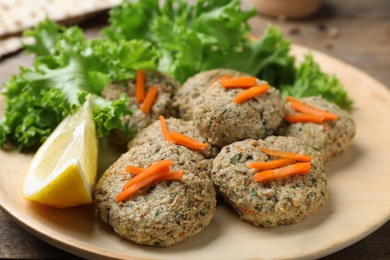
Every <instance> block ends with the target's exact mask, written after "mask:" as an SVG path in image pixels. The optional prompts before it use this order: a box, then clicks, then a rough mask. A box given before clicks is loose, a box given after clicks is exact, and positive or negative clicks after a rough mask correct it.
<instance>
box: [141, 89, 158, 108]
mask: <svg viewBox="0 0 390 260" xmlns="http://www.w3.org/2000/svg"><path fill="white" fill-rule="evenodd" d="M157 94H158V88H157V87H156V86H151V87H150V89H149V91H148V93H147V94H146V97H145V99H144V101H143V102H142V105H141V107H140V109H141V111H142V112H144V113H145V114H147V113H149V112H150V109H152V106H153V104H154V102H155V101H156V98H157Z"/></svg>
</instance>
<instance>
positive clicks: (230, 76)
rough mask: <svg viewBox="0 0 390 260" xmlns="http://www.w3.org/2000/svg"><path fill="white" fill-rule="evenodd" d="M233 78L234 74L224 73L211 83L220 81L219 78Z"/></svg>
mask: <svg viewBox="0 0 390 260" xmlns="http://www.w3.org/2000/svg"><path fill="white" fill-rule="evenodd" d="M231 78H233V75H232V74H226V75H223V76H222V77H220V78H217V79H215V80H213V81H212V82H211V85H212V84H214V83H215V82H217V81H219V80H223V79H231Z"/></svg>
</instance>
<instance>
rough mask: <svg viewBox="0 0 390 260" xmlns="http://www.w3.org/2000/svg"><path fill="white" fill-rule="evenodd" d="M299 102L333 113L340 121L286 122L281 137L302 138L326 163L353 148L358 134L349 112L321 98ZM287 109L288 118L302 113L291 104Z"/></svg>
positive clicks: (309, 98) (281, 130)
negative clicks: (353, 142)
mask: <svg viewBox="0 0 390 260" xmlns="http://www.w3.org/2000/svg"><path fill="white" fill-rule="evenodd" d="M299 101H301V102H303V103H304V104H307V105H310V106H312V107H315V108H318V109H321V110H324V111H328V112H331V113H333V114H335V115H337V116H338V119H337V120H325V121H323V122H322V123H314V122H294V123H287V122H284V123H283V125H284V126H283V127H281V128H280V130H278V134H279V135H285V136H293V137H297V138H300V139H301V140H302V141H303V142H304V143H305V144H306V145H308V146H310V147H312V148H314V149H315V150H317V151H319V152H320V153H321V155H322V157H323V159H324V161H328V160H330V159H332V158H333V157H336V156H337V155H339V154H341V153H342V152H343V151H345V150H347V149H348V148H349V147H350V146H351V144H352V140H353V138H354V136H355V133H356V124H355V121H354V119H353V118H352V117H351V115H350V114H349V113H348V112H347V111H345V110H343V109H341V108H339V107H338V106H337V105H335V104H333V103H330V102H329V101H327V100H325V99H324V98H321V97H319V96H316V97H305V98H302V99H299ZM285 107H286V116H290V115H295V114H298V113H300V112H297V111H296V110H295V109H293V108H292V107H291V106H290V105H289V103H287V104H286V106H285Z"/></svg>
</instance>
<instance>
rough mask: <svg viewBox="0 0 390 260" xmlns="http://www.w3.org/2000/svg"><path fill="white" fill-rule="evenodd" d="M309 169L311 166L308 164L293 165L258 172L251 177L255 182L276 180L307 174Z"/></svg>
mask: <svg viewBox="0 0 390 260" xmlns="http://www.w3.org/2000/svg"><path fill="white" fill-rule="evenodd" d="M310 169H311V164H310V163H309V162H301V163H294V164H291V165H288V166H284V167H280V168H276V169H272V170H267V171H261V172H258V173H256V174H255V175H253V179H254V180H255V181H256V182H264V181H270V180H276V179H280V178H285V177H288V176H291V175H296V174H307V173H308V172H310Z"/></svg>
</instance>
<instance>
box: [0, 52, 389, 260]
mask: <svg viewBox="0 0 390 260" xmlns="http://www.w3.org/2000/svg"><path fill="white" fill-rule="evenodd" d="M292 51H293V53H294V54H296V55H297V56H298V57H302V54H304V53H307V52H308V51H310V50H308V49H307V48H304V47H302V46H296V45H294V46H293V49H292ZM311 52H312V53H313V54H314V56H315V59H316V61H318V62H319V63H320V64H321V67H322V68H323V70H324V71H326V72H328V73H332V74H335V75H336V76H337V77H339V78H340V80H341V82H342V83H343V84H344V86H345V88H346V89H347V91H348V92H349V94H350V96H351V98H352V99H353V100H354V107H353V111H352V115H353V117H354V118H355V120H356V123H357V135H356V138H355V140H354V142H353V145H352V147H351V148H350V149H349V150H348V151H347V152H345V153H344V154H342V155H341V156H339V157H337V158H335V159H334V160H332V161H330V162H328V163H327V164H326V165H325V168H326V171H327V173H328V175H329V178H328V179H329V201H328V203H327V205H326V206H324V207H322V208H320V210H319V211H318V212H317V213H316V214H315V215H313V216H311V217H309V218H307V219H306V220H304V221H302V222H300V223H298V224H295V225H288V226H281V227H276V228H270V229H265V228H259V227H254V226H252V225H251V224H249V223H246V222H244V221H242V220H240V219H239V218H238V216H237V215H236V214H235V213H234V212H233V211H232V210H231V209H230V208H229V207H228V206H227V205H225V204H224V203H219V204H218V208H217V213H216V215H215V217H214V218H213V220H212V221H211V223H210V225H209V226H208V227H207V228H206V229H205V230H203V231H202V232H201V233H200V234H198V235H196V236H195V237H192V238H190V239H188V240H186V241H184V242H182V243H179V244H177V245H174V246H172V247H170V248H165V249H161V248H153V247H145V246H137V245H135V244H133V243H131V242H128V241H126V240H124V239H122V238H120V237H119V236H117V235H116V234H115V233H114V231H113V230H112V229H111V227H110V226H108V225H107V224H105V223H103V221H101V220H100V218H99V217H98V216H97V215H96V213H95V210H94V207H93V205H91V206H85V207H78V208H73V209H66V210H60V209H55V208H50V207H45V206H41V205H37V204H34V203H31V202H29V201H26V200H24V199H22V198H21V196H20V185H21V181H22V178H23V175H24V172H25V170H26V168H27V167H28V164H29V161H30V159H31V155H26V154H20V153H17V152H7V151H4V150H1V151H0V162H1V167H0V204H1V207H2V209H3V210H4V211H5V212H7V213H8V214H9V215H10V216H12V217H13V219H14V220H15V221H16V222H18V223H19V224H20V225H21V226H22V227H24V228H25V229H26V230H28V231H30V232H31V233H33V234H34V235H36V236H37V237H39V238H41V239H43V240H45V241H46V242H49V243H50V244H52V245H54V246H57V247H59V248H61V249H63V250H66V251H68V252H70V253H73V254H76V255H79V256H81V257H85V258H93V259H97V258H130V259H131V258H133V259H135V258H136V259H185V258H187V259H188V258H191V259H249V258H251V259H254V258H267V259H269V258H273V259H281V258H319V257H322V256H325V255H327V254H331V253H333V252H335V251H338V250H340V249H342V248H345V247H347V246H349V245H351V244H353V243H355V242H357V241H358V240H360V239H362V238H364V237H365V236H367V235H368V234H370V233H372V232H373V231H375V230H376V229H377V228H379V227H380V226H381V225H382V224H384V223H385V222H386V221H388V220H389V218H390V185H389V183H390V171H389V170H388V169H389V168H390V160H389V158H390V157H389V154H390V135H389V134H388V133H389V130H390V118H389V116H388V115H387V112H389V111H390V92H389V91H388V90H387V89H386V88H385V87H384V86H383V85H381V84H380V83H378V82H377V81H376V80H374V79H372V78H370V77H369V76H368V75H366V74H364V73H363V72H361V71H359V70H357V69H355V68H353V67H352V66H350V65H348V64H345V63H343V62H341V61H338V60H336V59H334V58H332V57H329V56H326V55H324V54H322V53H319V52H316V51H311ZM18 59H23V57H22V56H19V57H15V58H13V60H12V61H10V62H8V64H5V63H3V64H2V65H0V71H1V72H0V74H3V75H1V76H2V77H3V76H4V74H6V73H5V72H4V71H5V70H3V68H4V69H9V68H10V67H9V66H10V65H9V64H11V65H13V66H19V65H20V64H22V63H26V62H25V61H23V60H18ZM5 66H7V68H6V67H5ZM11 67H12V66H11ZM13 69H14V72H16V71H17V69H16V67H13ZM6 76H7V75H6ZM2 80H3V79H2ZM108 151H109V150H108V149H102V152H103V153H105V154H104V155H108ZM109 155H110V158H106V160H105V161H101V165H100V170H101V171H103V170H104V168H105V167H106V166H107V165H108V164H109V163H110V162H111V161H112V160H114V159H115V158H116V154H115V153H111V154H109Z"/></svg>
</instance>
